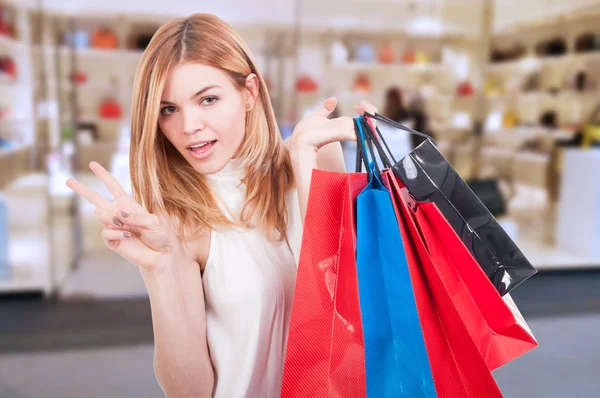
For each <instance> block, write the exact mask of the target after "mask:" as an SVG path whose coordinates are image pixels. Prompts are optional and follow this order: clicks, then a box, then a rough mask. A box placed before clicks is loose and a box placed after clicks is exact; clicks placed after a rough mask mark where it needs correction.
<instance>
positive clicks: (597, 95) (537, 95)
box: [485, 90, 600, 102]
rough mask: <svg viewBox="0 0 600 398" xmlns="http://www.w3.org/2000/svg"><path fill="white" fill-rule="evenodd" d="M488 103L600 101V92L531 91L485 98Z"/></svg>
mask: <svg viewBox="0 0 600 398" xmlns="http://www.w3.org/2000/svg"><path fill="white" fill-rule="evenodd" d="M485 98H486V100H488V101H495V102H505V101H513V100H515V99H520V100H529V101H532V100H534V101H543V100H589V99H594V100H600V92H598V91H574V90H561V91H559V92H557V93H550V92H548V91H530V92H520V93H516V94H512V95H511V94H498V95H488V96H486V97H485Z"/></svg>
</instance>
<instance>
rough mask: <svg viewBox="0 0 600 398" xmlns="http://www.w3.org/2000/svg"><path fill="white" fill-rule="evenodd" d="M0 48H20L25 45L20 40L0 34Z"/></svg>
mask: <svg viewBox="0 0 600 398" xmlns="http://www.w3.org/2000/svg"><path fill="white" fill-rule="evenodd" d="M0 48H13V49H17V50H22V49H24V48H26V46H25V43H23V42H22V41H21V40H17V39H14V38H12V37H9V36H5V35H2V34H0Z"/></svg>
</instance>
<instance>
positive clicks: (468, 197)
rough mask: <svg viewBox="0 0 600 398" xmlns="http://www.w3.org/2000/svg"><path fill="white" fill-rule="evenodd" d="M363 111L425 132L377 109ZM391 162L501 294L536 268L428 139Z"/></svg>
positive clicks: (412, 191) (397, 125) (520, 281)
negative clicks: (436, 211)
mask: <svg viewBox="0 0 600 398" xmlns="http://www.w3.org/2000/svg"><path fill="white" fill-rule="evenodd" d="M365 116H368V117H371V118H373V119H375V120H378V121H380V122H383V123H387V124H389V125H391V126H394V127H396V128H399V129H402V130H404V131H407V132H409V133H412V134H418V135H424V134H422V133H419V132H417V131H415V130H412V129H410V128H408V127H406V126H403V125H401V124H399V123H397V122H394V121H393V120H390V119H388V118H386V117H384V116H381V115H379V114H374V115H371V114H369V113H365ZM377 130H378V129H377ZM377 133H378V138H379V140H380V141H381V142H382V143H383V144H384V145H385V140H384V138H383V137H382V136H381V134H380V133H379V131H377ZM424 136H425V135H424ZM426 137H427V136H426ZM390 155H391V154H390ZM392 161H393V163H394V165H393V167H392V170H393V172H394V174H395V175H396V176H397V177H398V178H399V179H400V180H401V181H402V183H403V184H404V185H405V186H406V187H407V188H408V190H409V191H410V193H411V195H412V196H413V197H414V198H415V199H416V200H417V201H419V202H433V203H435V204H436V205H437V207H438V208H439V209H440V211H441V213H442V214H443V215H444V217H446V219H447V220H448V222H449V223H450V225H452V228H453V229H454V231H455V232H456V233H457V234H458V236H459V237H460V238H461V240H462V241H463V243H464V244H465V246H466V247H467V248H468V249H469V251H470V252H471V254H472V255H473V257H474V258H475V259H476V260H477V262H478V263H479V265H480V266H481V268H482V269H483V271H484V272H485V273H486V274H487V276H488V277H489V278H490V280H491V281H492V283H493V285H494V286H495V287H496V289H497V290H498V292H499V293H500V294H501V295H505V294H506V293H508V292H510V291H511V290H512V289H514V288H515V287H517V286H518V285H520V284H521V283H523V282H524V281H525V280H527V279H528V278H530V277H531V276H533V275H534V274H535V273H536V272H537V270H536V269H535V267H533V265H531V263H530V262H529V261H528V260H527V259H526V258H525V256H524V255H523V253H522V252H521V250H520V249H519V248H518V247H517V245H516V244H515V243H514V242H513V240H512V239H511V238H510V237H509V236H508V234H507V233H506V232H505V231H504V229H503V228H502V227H501V226H500V224H499V223H498V221H496V219H495V218H494V216H493V215H492V214H491V213H490V212H489V211H488V209H487V208H486V207H485V205H484V204H483V203H482V202H481V200H480V199H479V198H478V197H477V195H475V193H474V192H473V191H472V190H471V188H470V187H469V185H468V184H467V183H466V182H465V181H464V180H463V179H462V178H461V177H460V176H459V175H458V173H457V172H456V170H454V168H453V167H452V166H451V165H450V163H449V162H448V161H447V160H446V158H445V157H444V156H443V155H442V153H441V152H440V151H439V150H438V149H437V147H436V145H435V143H434V141H433V140H432V139H431V138H428V139H427V140H425V141H423V142H422V143H421V144H420V145H419V146H418V147H416V148H415V149H414V150H413V151H412V152H411V153H409V154H408V155H406V156H405V157H404V158H402V159H400V160H399V161H396V160H395V159H394V158H393V156H392Z"/></svg>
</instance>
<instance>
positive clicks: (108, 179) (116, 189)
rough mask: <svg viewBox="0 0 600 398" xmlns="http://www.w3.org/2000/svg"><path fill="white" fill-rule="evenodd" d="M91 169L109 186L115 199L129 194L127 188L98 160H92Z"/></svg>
mask: <svg viewBox="0 0 600 398" xmlns="http://www.w3.org/2000/svg"><path fill="white" fill-rule="evenodd" d="M90 169H91V170H92V171H93V172H94V174H96V176H97V177H98V178H99V179H100V180H102V182H103V183H104V185H106V187H107V188H108V190H109V191H110V193H112V194H113V197H114V198H115V200H117V199H119V198H121V197H123V196H127V192H125V189H123V187H122V186H121V184H119V181H117V179H116V178H115V177H113V176H112V174H110V173H109V172H108V171H106V169H105V168H104V167H102V166H101V165H100V163H98V162H91V163H90Z"/></svg>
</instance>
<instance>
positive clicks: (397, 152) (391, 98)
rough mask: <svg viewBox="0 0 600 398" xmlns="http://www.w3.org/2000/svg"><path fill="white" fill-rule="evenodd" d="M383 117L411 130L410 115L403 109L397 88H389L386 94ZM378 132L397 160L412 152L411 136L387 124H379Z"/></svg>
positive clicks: (402, 102)
mask: <svg viewBox="0 0 600 398" xmlns="http://www.w3.org/2000/svg"><path fill="white" fill-rule="evenodd" d="M357 112H358V109H357ZM383 116H385V117H387V118H389V119H392V120H393V121H395V122H398V123H402V124H403V125H405V126H407V127H410V128H413V122H412V120H411V119H410V113H409V112H408V110H407V109H406V108H405V107H404V101H403V94H402V91H401V90H400V89H399V88H397V87H390V88H389V89H388V90H387V92H386V95H385V103H384V105H383ZM379 130H380V131H381V134H382V135H383V136H384V137H385V139H386V142H387V144H388V146H389V148H390V150H391V151H392V153H393V154H394V156H396V157H397V158H398V159H399V158H402V157H404V156H406V155H407V154H408V153H409V152H410V151H411V150H412V148H413V146H412V141H411V136H412V135H413V134H408V133H407V132H405V131H402V130H399V129H397V128H395V127H392V126H390V125H387V124H381V125H380V126H379Z"/></svg>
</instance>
